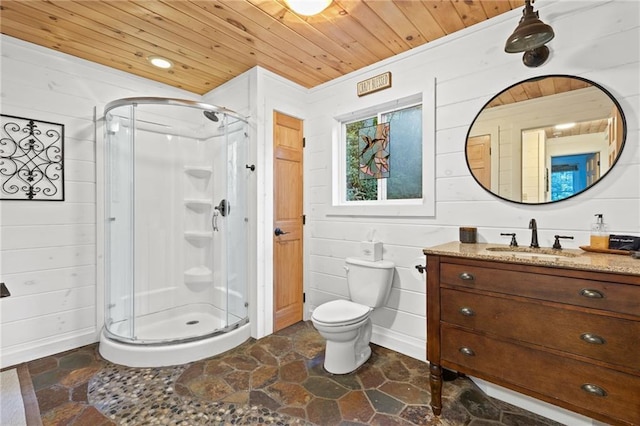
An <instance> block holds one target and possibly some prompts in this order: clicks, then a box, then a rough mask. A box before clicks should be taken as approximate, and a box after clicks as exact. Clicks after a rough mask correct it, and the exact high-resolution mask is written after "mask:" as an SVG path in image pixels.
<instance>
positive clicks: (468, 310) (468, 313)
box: [459, 307, 476, 317]
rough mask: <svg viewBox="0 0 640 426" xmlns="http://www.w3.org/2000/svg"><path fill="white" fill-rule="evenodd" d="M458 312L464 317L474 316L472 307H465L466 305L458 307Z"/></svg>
mask: <svg viewBox="0 0 640 426" xmlns="http://www.w3.org/2000/svg"><path fill="white" fill-rule="evenodd" d="M459 312H460V313H461V314H462V315H464V316H465V317H472V316H474V315H475V314H476V313H475V312H473V309H471V308H467V307H464V308H460V311H459Z"/></svg>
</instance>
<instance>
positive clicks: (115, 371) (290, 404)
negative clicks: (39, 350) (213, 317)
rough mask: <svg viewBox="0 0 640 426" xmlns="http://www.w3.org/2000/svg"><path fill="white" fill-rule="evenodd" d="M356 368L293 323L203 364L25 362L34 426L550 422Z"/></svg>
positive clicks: (86, 352)
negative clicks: (326, 365)
mask: <svg viewBox="0 0 640 426" xmlns="http://www.w3.org/2000/svg"><path fill="white" fill-rule="evenodd" d="M372 349H373V354H372V356H371V359H370V360H369V361H368V362H367V363H366V364H365V365H363V366H362V367H360V368H359V369H358V370H357V371H355V372H353V373H350V374H346V375H332V374H330V373H327V372H325V371H324V369H323V368H322V363H323V356H324V340H323V339H322V337H320V335H319V334H318V333H317V332H316V330H315V329H314V328H313V326H312V325H311V323H309V322H300V323H298V324H295V325H293V326H291V327H289V328H287V329H285V330H282V331H280V332H278V333H276V334H274V335H271V336H268V337H265V338H263V339H261V340H259V341H256V340H253V339H251V340H249V341H247V342H246V343H244V344H243V345H241V346H240V347H238V348H235V349H233V350H231V351H229V352H227V353H225V354H221V355H218V356H215V357H212V358H208V359H206V360H202V361H197V362H193V363H191V364H186V365H180V366H175V367H169V368H130V367H123V366H119V365H115V364H112V363H109V362H107V361H105V360H103V359H102V358H101V357H100V355H99V354H98V351H97V345H95V344H94V345H89V346H85V347H82V348H79V349H75V350H72V351H68V352H64V353H60V354H56V355H53V356H49V357H46V358H42V359H38V360H35V361H32V362H29V363H28V364H27V367H28V369H29V372H30V375H31V378H32V381H33V385H34V390H35V392H36V397H37V400H38V404H39V407H40V413H41V417H42V422H43V424H44V425H80V426H83V425H90V426H102V425H116V424H118V425H154V424H169V425H228V424H251V425H258V424H278V425H312V424H316V425H341V426H355V425H405V426H411V425H445V426H447V425H451V426H453V425H471V426H486V425H510V426H520V425H527V426H529V425H532V426H533V425H540V426H551V425H557V423H554V422H552V421H550V420H547V419H544V418H542V417H539V416H537V415H535V414H532V413H529V412H527V411H525V410H522V409H519V408H517V407H513V406H510V405H508V404H505V403H503V402H501V401H497V400H494V399H491V398H489V397H487V396H486V395H484V394H483V393H482V392H481V391H480V390H479V389H478V388H477V387H476V386H475V385H474V384H473V383H472V382H471V381H470V380H468V379H466V378H457V379H456V380H454V381H451V382H446V383H445V384H444V389H443V405H444V408H443V411H442V416H440V417H435V416H433V414H432V412H431V409H430V407H429V405H428V404H429V399H430V394H429V381H428V367H427V364H426V363H424V362H421V361H418V360H415V359H413V358H409V357H406V356H404V355H402V354H399V353H396V352H393V351H390V350H388V349H385V348H382V347H380V346H376V345H372Z"/></svg>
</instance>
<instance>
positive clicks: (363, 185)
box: [346, 117, 378, 201]
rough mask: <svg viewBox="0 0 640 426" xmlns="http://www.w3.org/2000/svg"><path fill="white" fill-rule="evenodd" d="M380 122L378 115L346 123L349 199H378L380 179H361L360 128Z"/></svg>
mask: <svg viewBox="0 0 640 426" xmlns="http://www.w3.org/2000/svg"><path fill="white" fill-rule="evenodd" d="M376 124H378V119H377V117H371V118H367V119H364V120H360V121H355V122H353V123H349V124H347V125H346V130H347V201H366V200H377V199H378V180H377V179H360V176H359V175H360V173H359V172H360V149H359V137H358V133H359V131H360V129H362V128H364V127H369V126H375V125H376Z"/></svg>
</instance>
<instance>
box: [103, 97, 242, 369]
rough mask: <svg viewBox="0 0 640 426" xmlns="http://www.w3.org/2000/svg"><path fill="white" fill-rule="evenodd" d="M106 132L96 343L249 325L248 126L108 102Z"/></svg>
mask: <svg viewBox="0 0 640 426" xmlns="http://www.w3.org/2000/svg"><path fill="white" fill-rule="evenodd" d="M104 128H105V139H104V141H105V222H106V223H105V243H106V247H105V288H106V295H105V299H106V306H105V327H104V332H103V339H102V341H105V342H104V343H105V345H104V346H109V345H111V346H113V345H114V342H117V344H116V345H115V346H117V347H123V348H125V350H126V347H127V346H129V347H130V346H132V345H133V346H147V347H152V346H175V345H180V344H184V343H192V342H196V341H199V340H205V339H210V338H215V337H216V336H219V335H222V334H225V333H227V332H229V331H231V330H234V329H237V328H238V327H240V326H243V325H245V324H247V323H248V308H247V306H248V303H247V301H248V296H247V294H248V289H247V282H248V277H247V237H248V235H247V229H248V223H247V221H248V219H247V213H246V210H247V181H248V179H249V176H250V173H251V170H250V169H248V168H247V165H246V157H247V152H248V131H247V122H246V120H245V119H244V118H243V117H241V116H239V115H238V114H236V113H234V112H233V111H230V110H227V109H224V108H220V107H216V106H212V105H207V104H203V103H198V102H193V101H186V100H178V99H166V98H127V99H121V100H117V101H114V102H111V103H110V104H108V105H107V106H106V108H105V126H104ZM123 345H124V346H123ZM101 352H105V354H110V352H112V351H111V350H110V349H108V348H105V350H104V351H103V342H101ZM204 355H205V356H211V355H210V354H204ZM213 355H215V354H213ZM125 357H126V355H125ZM112 358H113V356H112ZM116 358H118V357H116ZM107 359H109V357H108V356H107ZM114 362H118V360H116V361H114ZM162 363H163V364H167V362H162ZM169 363H171V362H169Z"/></svg>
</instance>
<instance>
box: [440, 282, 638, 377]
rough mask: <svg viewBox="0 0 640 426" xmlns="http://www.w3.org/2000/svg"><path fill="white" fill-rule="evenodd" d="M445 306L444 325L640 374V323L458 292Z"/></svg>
mask: <svg viewBox="0 0 640 426" xmlns="http://www.w3.org/2000/svg"><path fill="white" fill-rule="evenodd" d="M440 300H441V302H440V303H441V318H442V321H444V322H448V323H451V324H457V325H460V326H463V327H466V328H470V329H473V330H476V331H480V332H486V333H491V334H496V335H498V336H502V337H506V338H509V339H514V340H519V341H523V342H528V343H533V344H536V345H540V346H544V347H547V348H552V349H558V350H562V351H566V352H570V353H573V354H577V355H581V356H585V357H588V358H592V359H597V360H600V361H603V362H606V363H611V364H616V365H620V366H624V367H627V368H631V369H633V370H637V371H638V372H640V321H630V320H625V319H620V318H612V317H609V316H606V315H596V314H592V313H587V312H579V311H575V310H569V309H564V308H562V307H560V306H557V305H553V304H541V303H539V302H537V301H535V300H532V301H531V302H528V301H525V300H524V299H518V300H514V299H509V298H507V297H493V296H487V295H483V294H476V293H473V292H468V291H458V290H452V289H442V290H441V299H440Z"/></svg>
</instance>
